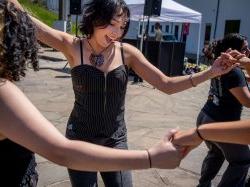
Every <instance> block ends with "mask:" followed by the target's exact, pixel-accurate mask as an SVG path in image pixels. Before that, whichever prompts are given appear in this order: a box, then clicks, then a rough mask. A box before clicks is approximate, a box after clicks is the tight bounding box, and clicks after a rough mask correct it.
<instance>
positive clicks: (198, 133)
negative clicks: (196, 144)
mask: <svg viewBox="0 0 250 187" xmlns="http://www.w3.org/2000/svg"><path fill="white" fill-rule="evenodd" d="M195 132H196V135H197V136H198V137H199V139H200V140H201V141H204V140H205V139H204V137H203V136H202V134H201V133H200V130H199V127H196V129H195Z"/></svg>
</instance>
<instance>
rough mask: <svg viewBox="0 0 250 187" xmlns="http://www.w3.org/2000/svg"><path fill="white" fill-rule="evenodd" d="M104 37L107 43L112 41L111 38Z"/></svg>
mask: <svg viewBox="0 0 250 187" xmlns="http://www.w3.org/2000/svg"><path fill="white" fill-rule="evenodd" d="M105 39H106V41H107V43H111V42H112V41H113V39H112V38H110V37H109V36H107V35H106V36H105Z"/></svg>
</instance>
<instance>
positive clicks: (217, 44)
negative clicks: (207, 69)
mask: <svg viewBox="0 0 250 187" xmlns="http://www.w3.org/2000/svg"><path fill="white" fill-rule="evenodd" d="M245 40H247V38H246V37H245V36H243V35H241V34H238V33H230V34H228V35H226V36H225V37H224V38H223V39H222V40H217V41H214V42H212V43H211V44H210V45H209V46H208V48H209V51H210V53H208V54H207V57H209V56H208V55H211V56H212V57H213V59H216V58H218V57H219V56H220V55H221V53H222V52H226V51H227V50H228V49H229V48H231V49H233V50H238V51H240V50H241V49H242V46H243V44H244V41H245ZM205 55H206V53H205Z"/></svg>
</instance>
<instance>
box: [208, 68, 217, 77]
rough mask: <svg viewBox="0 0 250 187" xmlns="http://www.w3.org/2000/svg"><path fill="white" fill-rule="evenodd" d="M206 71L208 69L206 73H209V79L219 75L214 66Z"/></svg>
mask: <svg viewBox="0 0 250 187" xmlns="http://www.w3.org/2000/svg"><path fill="white" fill-rule="evenodd" d="M206 71H207V72H206V74H207V77H208V79H212V78H215V77H217V76H218V75H217V74H216V72H215V71H214V70H213V68H212V67H209V68H208V70H206Z"/></svg>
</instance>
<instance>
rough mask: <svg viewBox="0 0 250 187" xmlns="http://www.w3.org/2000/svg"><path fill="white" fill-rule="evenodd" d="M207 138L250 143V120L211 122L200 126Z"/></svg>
mask: <svg viewBox="0 0 250 187" xmlns="http://www.w3.org/2000/svg"><path fill="white" fill-rule="evenodd" d="M199 132H200V134H201V135H202V137H203V138H204V139H205V140H210V141H218V142H227V143H239V144H250V120H243V121H235V122H222V123H210V124H206V125H202V126H200V127H199Z"/></svg>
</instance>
